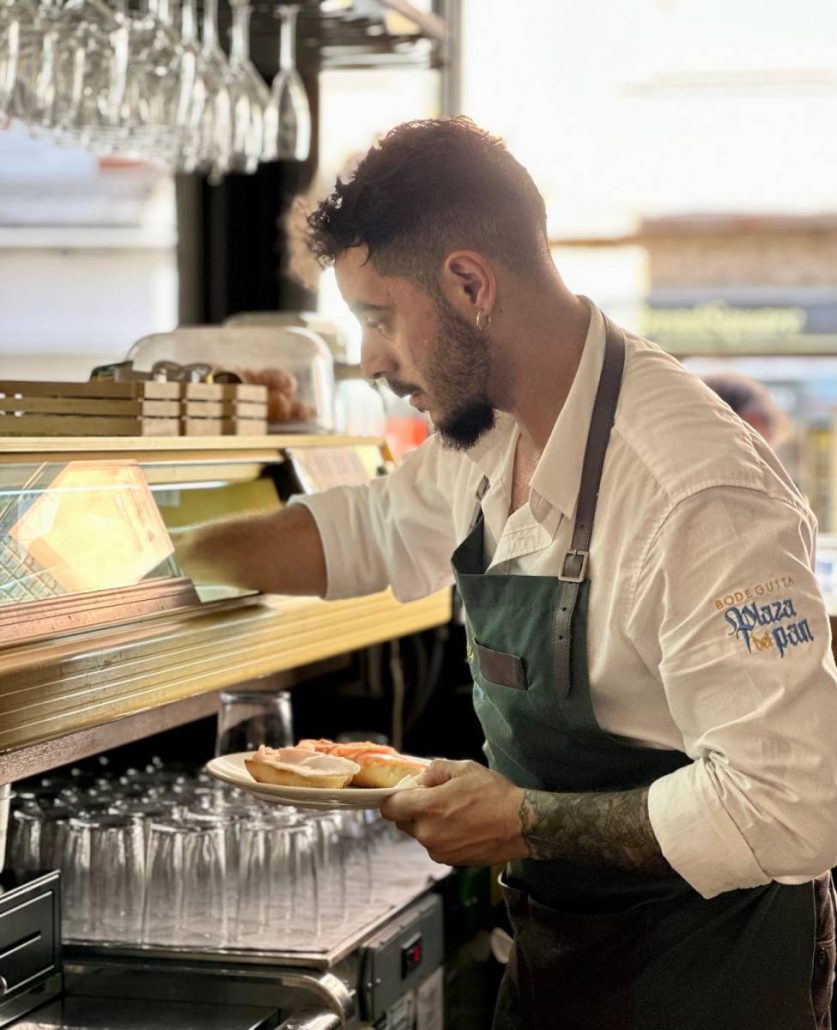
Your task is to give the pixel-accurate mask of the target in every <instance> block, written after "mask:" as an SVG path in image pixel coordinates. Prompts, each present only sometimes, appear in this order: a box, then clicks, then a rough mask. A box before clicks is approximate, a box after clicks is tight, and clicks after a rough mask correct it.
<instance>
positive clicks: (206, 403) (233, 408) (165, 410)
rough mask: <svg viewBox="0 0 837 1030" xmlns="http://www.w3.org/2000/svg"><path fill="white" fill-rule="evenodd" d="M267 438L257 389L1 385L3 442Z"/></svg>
mask: <svg viewBox="0 0 837 1030" xmlns="http://www.w3.org/2000/svg"><path fill="white" fill-rule="evenodd" d="M266 432H267V387H265V386H259V385H255V384H250V383H242V384H227V383H176V382H156V381H129V382H121V383H116V382H92V383H68V382H28V381H26V380H0V436H229V435H234V436H246V435H258V436H261V435H264V434H265V433H266Z"/></svg>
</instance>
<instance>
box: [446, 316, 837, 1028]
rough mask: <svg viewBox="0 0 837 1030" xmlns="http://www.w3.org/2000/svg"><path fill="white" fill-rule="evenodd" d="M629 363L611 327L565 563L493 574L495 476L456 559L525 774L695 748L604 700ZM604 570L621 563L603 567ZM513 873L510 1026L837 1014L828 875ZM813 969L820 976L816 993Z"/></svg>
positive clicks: (501, 1021)
mask: <svg viewBox="0 0 837 1030" xmlns="http://www.w3.org/2000/svg"><path fill="white" fill-rule="evenodd" d="M623 364H624V338H623V337H622V335H621V333H620V332H619V330H617V329H616V328H615V327H614V326H613V325H611V324H610V323H609V322H608V323H607V343H606V348H605V361H604V365H603V368H602V374H601V378H600V382H599V390H598V393H597V397H596V403H595V408H594V413H593V417H592V420H591V426H590V433H589V436H588V440H587V450H586V453H585V460H584V470H583V473H582V482H581V487H580V490H579V499H578V504H577V513H576V519H575V525H574V532H573V541H572V547H571V549H570V551H569V552H568V553H567V556H566V558H565V561H564V566H563V568H562V573H561V576H560V577H552V576H524V575H516V576H515V575H512V576H508V575H493V574H492V575H487V574H486V567H487V562H486V558H485V552H484V537H483V518H482V510H481V507H480V504H479V502H480V501H481V498H482V496H483V494H484V492H485V488H486V487H487V485H488V484H487V480H483V483H482V484H481V488H480V491H478V495H477V515H476V517H475V520H474V524H473V526H472V529H471V531H470V533H469V535H468V536H467V538H466V539H465V540H464V541H463V543H462V544H460V546H459V547H458V548H457V550H456V551H455V552H454V555H453V558H452V564H453V570H454V574H455V577H456V582H457V586H458V588H459V591H460V594H461V597H462V601H463V605H464V609H465V613H466V625H467V633H468V645H469V646H468V653H469V662H470V665H471V672H472V674H473V678H474V707H475V709H476V713H477V715H478V717H479V719H480V722H481V724H482V728H483V731H484V733H485V753H486V756H487V758H488V762H489V765H490V766H491V768H492V769H496V770H497V771H498V772H500V773H502V774H503V775H504V776H506V777H508V779H510V780H511V781H512V782H513V783H515V784H517V785H518V786H520V787H525V788H532V789H536V790H546V791H554V792H561V791H570V792H575V791H617V790H631V789H632V788H635V787H643V786H647V785H648V784H650V783H651V782H652V781H654V780H656V779H657V778H659V777H661V776H665V775H666V774H667V773H670V772H672V771H674V770H676V769H678V768H680V767H681V766H684V765H686V764H688V762H689V761H690V759H689V758H688V757H687V756H686V755H685V754H682V753H681V752H679V751H666V750H659V749H655V748H646V747H636V746H633V745H628V744H626V743H624V742H622V741H620V740H619V739H618V738H616V737H614V736H612V735H610V734H608V733H606V732H605V731H604V730H602V729H601V727H600V726H599V725H598V723H597V721H596V717H595V713H594V711H593V706H592V704H591V700H590V688H589V682H588V674H587V639H586V628H587V605H588V598H589V588H590V581H589V579H587V576H586V567H587V552H588V550H589V541H590V535H591V533H592V527H593V517H594V514H595V506H596V497H597V494H598V486H599V481H600V478H601V469H602V466H603V464H604V455H605V451H606V449H607V444H608V439H609V435H610V429H611V426H612V424H613V416H614V412H615V408H616V402H617V399H618V394H619V386H620V383H621V376H622V367H623ZM597 572H599V573H600V574H602V575H607V569H603V570H597ZM504 880H505V882H504V884H503V893H504V897H505V900H506V905H507V908H508V912H509V917H510V920H511V923H512V927H513V929H514V935H515V945H514V948H513V949H512V955H511V959H510V962H509V965H508V967H507V970H506V974H505V977H504V980H503V984H502V986H501V990H500V997H499V999H498V1005H497V1012H496V1015H495V1023H494V1026H495V1028H496V1030H500V1028H502V1030H511V1028H514V1030H541V1028H543V1030H547V1028H548V1030H557V1028H561V1030H815V1028H817V1027H820V1028H822V1027H827V1026H829V1025H830V1024H829V1022H828V1016H827V1009H828V1005H829V1002H830V980H831V976H830V968H833V959H832V958H831V957H830V955H829V954H828V952H827V949H825V948H823V947H820V948H819V950H818V949H817V947H816V945H817V939H816V938H817V923H818V921H817V918H816V915H815V900H819V901H820V902H821V905H822V908H823V911H824V913H825V915H824V916H823V920H824V922H823V925H822V926H821V927H820V933H821V934H822V933H825V934H826V935H828V934H829V933H830V936H831V937H832V938H833V907H832V904H831V897H830V894H829V893H828V887H827V885H826V884H825V882H823V883H821V884H819V888H818V890H819V893H818V899H815V885H814V884H812V883H807V884H802V885H799V886H784V885H780V884H777V883H771V884H768V885H766V886H764V887H757V888H754V889H749V890H736V891H730V892H728V893H725V894H722V895H720V896H718V897H715V898H712V899H711V900H709V901H707V900H705V899H704V898H702V897H701V896H700V895H699V894H698V893H697V892H696V891H695V890H693V889H692V888H691V887H690V886H689V884H688V883H686V881H685V880H684V879H682V877H680V876H679V875H677V874H676V873H671V874H669V875H667V876H650V875H646V874H641V873H638V872H637V873H635V872H628V871H621V870H605V869H590V868H585V867H583V866H581V865H579V866H576V865H573V864H571V863H565V862H556V861H537V860H529V859H527V860H522V861H519V862H512V863H511V864H510V865H509V867H508V869H507V870H506V874H505V877H504ZM829 920H830V922H829ZM819 943H820V945H822V944H823V942H822V941H820V942H819ZM823 954H825V958H824V959H823V958H822V955H823ZM815 956H818V963H815ZM829 962H831V967H830V968H825V967H826V966H827V965H828V963H829ZM817 965H819V966H820V967H821V968H820V969H819V980H820V982H819V985H818V989H816V990H815V991H814V995H815V996H814V997H812V974H813V977H814V984H815V987H817V972H818V970H817ZM815 1009H816V1010H817V1011H815Z"/></svg>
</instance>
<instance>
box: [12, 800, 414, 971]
mask: <svg viewBox="0 0 837 1030" xmlns="http://www.w3.org/2000/svg"><path fill="white" fill-rule="evenodd" d="M189 787H190V789H188V790H183V791H181V792H180V794H179V795H178V796H176V798H175V799H174V801H175V803H171V804H168V805H165V806H161V801H162V799H159V798H158V799H153V800H149V799H147V798H130V797H129V798H116V799H115V800H114V802H113V803H112V804H111V805H109V806H108V808H107V810H106V811H101V812H100V811H96V810H92V811H91V809H90V808H89V806H87V807H86V806H84V805H77V806H75V807H73V806H72V805H71V806H58V807H56V808H53V809H49V808H46V809H45V806H44V805H43V803H42V802H41V804H39V805H36V804H33V803H25V804H23V805H22V806H19V807H17V808H16V810H15V811H14V814H13V824H12V840H11V854H10V864H11V865H12V867H13V868H16V869H18V870H20V871H23V872H25V871H27V870H31V871H34V870H37V869H44V868H59V869H60V870H61V873H62V893H63V903H62V917H63V936H64V937H65V938H69V939H75V940H88V941H110V942H118V943H129V944H135V943H137V942H142V943H146V944H156V945H169V946H172V945H173V946H183V947H207V948H217V947H244V948H263V949H269V950H282V949H299V950H301V949H309V948H310V949H317V948H321V947H325V946H328V945H329V943H330V942H334V940H336V939H340V938H341V937H343V936H347V935H348V934H350V933H351V932H353V930H354V929H358V928H361V927H363V926H366V925H368V923H369V922H370V919H371V918H374V913H375V902H376V893H378V891H377V890H376V887H377V888H379V889H384V888H385V887H386V881H387V869H388V867H389V866H390V864H391V860H389V859H388V857H387V855H388V853H389V852H391V851H392V849H393V848H394V847H395V843H394V838H393V828H392V826H391V824H389V823H386V822H385V821H383V820H382V819H381V818H380V816H379V815H378V813H373V812H363V811H323V812H305V813H302V812H295V811H293V810H288V809H285V808H276V807H272V806H268V805H265V804H263V803H260V802H257V801H251V800H249V795H242V793H241V792H233V791H231V790H229V791H228V790H227V789H226V788H215V787H211V786H209V785H207V784H205V783H204V784H201V781H200V780H198V781H193V783H192V784H190V785H189ZM395 832H396V834H397V831H395Z"/></svg>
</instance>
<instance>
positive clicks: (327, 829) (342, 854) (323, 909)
mask: <svg viewBox="0 0 837 1030" xmlns="http://www.w3.org/2000/svg"><path fill="white" fill-rule="evenodd" d="M308 822H309V823H310V824H311V826H312V827H313V829H314V840H315V845H316V860H317V873H318V880H319V885H320V891H319V901H320V914H321V917H322V919H323V922H324V923H327V924H328V925H330V926H334V925H337V924H340V923H342V922H344V921H345V919H346V916H347V914H348V909H347V906H346V890H347V886H346V879H347V868H346V859H347V852H348V840H347V838H346V837H345V835H344V833H343V824H342V819H341V816H340V813H338V812H312V813H310V815H309V816H308Z"/></svg>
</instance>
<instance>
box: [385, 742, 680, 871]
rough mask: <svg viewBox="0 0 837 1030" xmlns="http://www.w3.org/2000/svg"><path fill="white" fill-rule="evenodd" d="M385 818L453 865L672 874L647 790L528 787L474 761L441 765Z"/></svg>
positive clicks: (394, 801)
mask: <svg viewBox="0 0 837 1030" xmlns="http://www.w3.org/2000/svg"><path fill="white" fill-rule="evenodd" d="M418 782H419V784H420V786H418V787H416V788H415V789H413V790H404V791H398V792H396V793H395V794H391V795H390V796H389V797H388V798H386V800H385V801H384V803H383V805H382V806H381V812H382V814H383V815H384V816H385V817H386V818H387V819H391V820H392V821H393V822H394V823H396V825H397V826H398V827H399V829H401V830H403V831H404V832H405V833H409V834H410V836H411V837H415V839H416V840H417V841H419V843H420V844H423V845H424V846H425V847H426V848H427V850H428V852H429V853H430V857H431V858H432V859H434V860H435V861H436V862H444V863H446V864H448V865H494V864H495V863H501V862H508V861H511V860H512V859H516V858H533V859H541V860H546V861H549V860H550V859H557V860H560V861H564V862H572V863H574V864H576V865H582V866H587V867H588V868H593V869H595V868H611V869H628V870H635V871H637V872H642V873H650V874H652V875H667V874H669V873H671V866H670V865H669V864H668V862H667V861H666V859H665V858H664V857H663V855H662V853H661V851H660V846H659V844H658V843H657V839H656V837H655V836H654V831H653V829H652V827H651V822H650V820H649V817H648V788H647V787H645V788H638V789H636V790H625V791H619V792H615V793H605V792H601V793H599V792H591V793H586V794H552V793H550V792H548V791H542V790H523V789H521V788H520V787H516V786H515V785H514V784H513V783H511V782H509V780H507V779H506V778H505V777H504V776H501V775H500V774H499V773H496V772H493V771H491V770H490V769H486V768H485V767H484V766H482V765H478V764H477V763H476V762H448V761H442V760H439V761H435V762H433V763H431V765H430V766H428V768H427V769H426V770H425V771H424V772H423V773H422V775H421V776H420V777H419V781H418Z"/></svg>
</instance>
